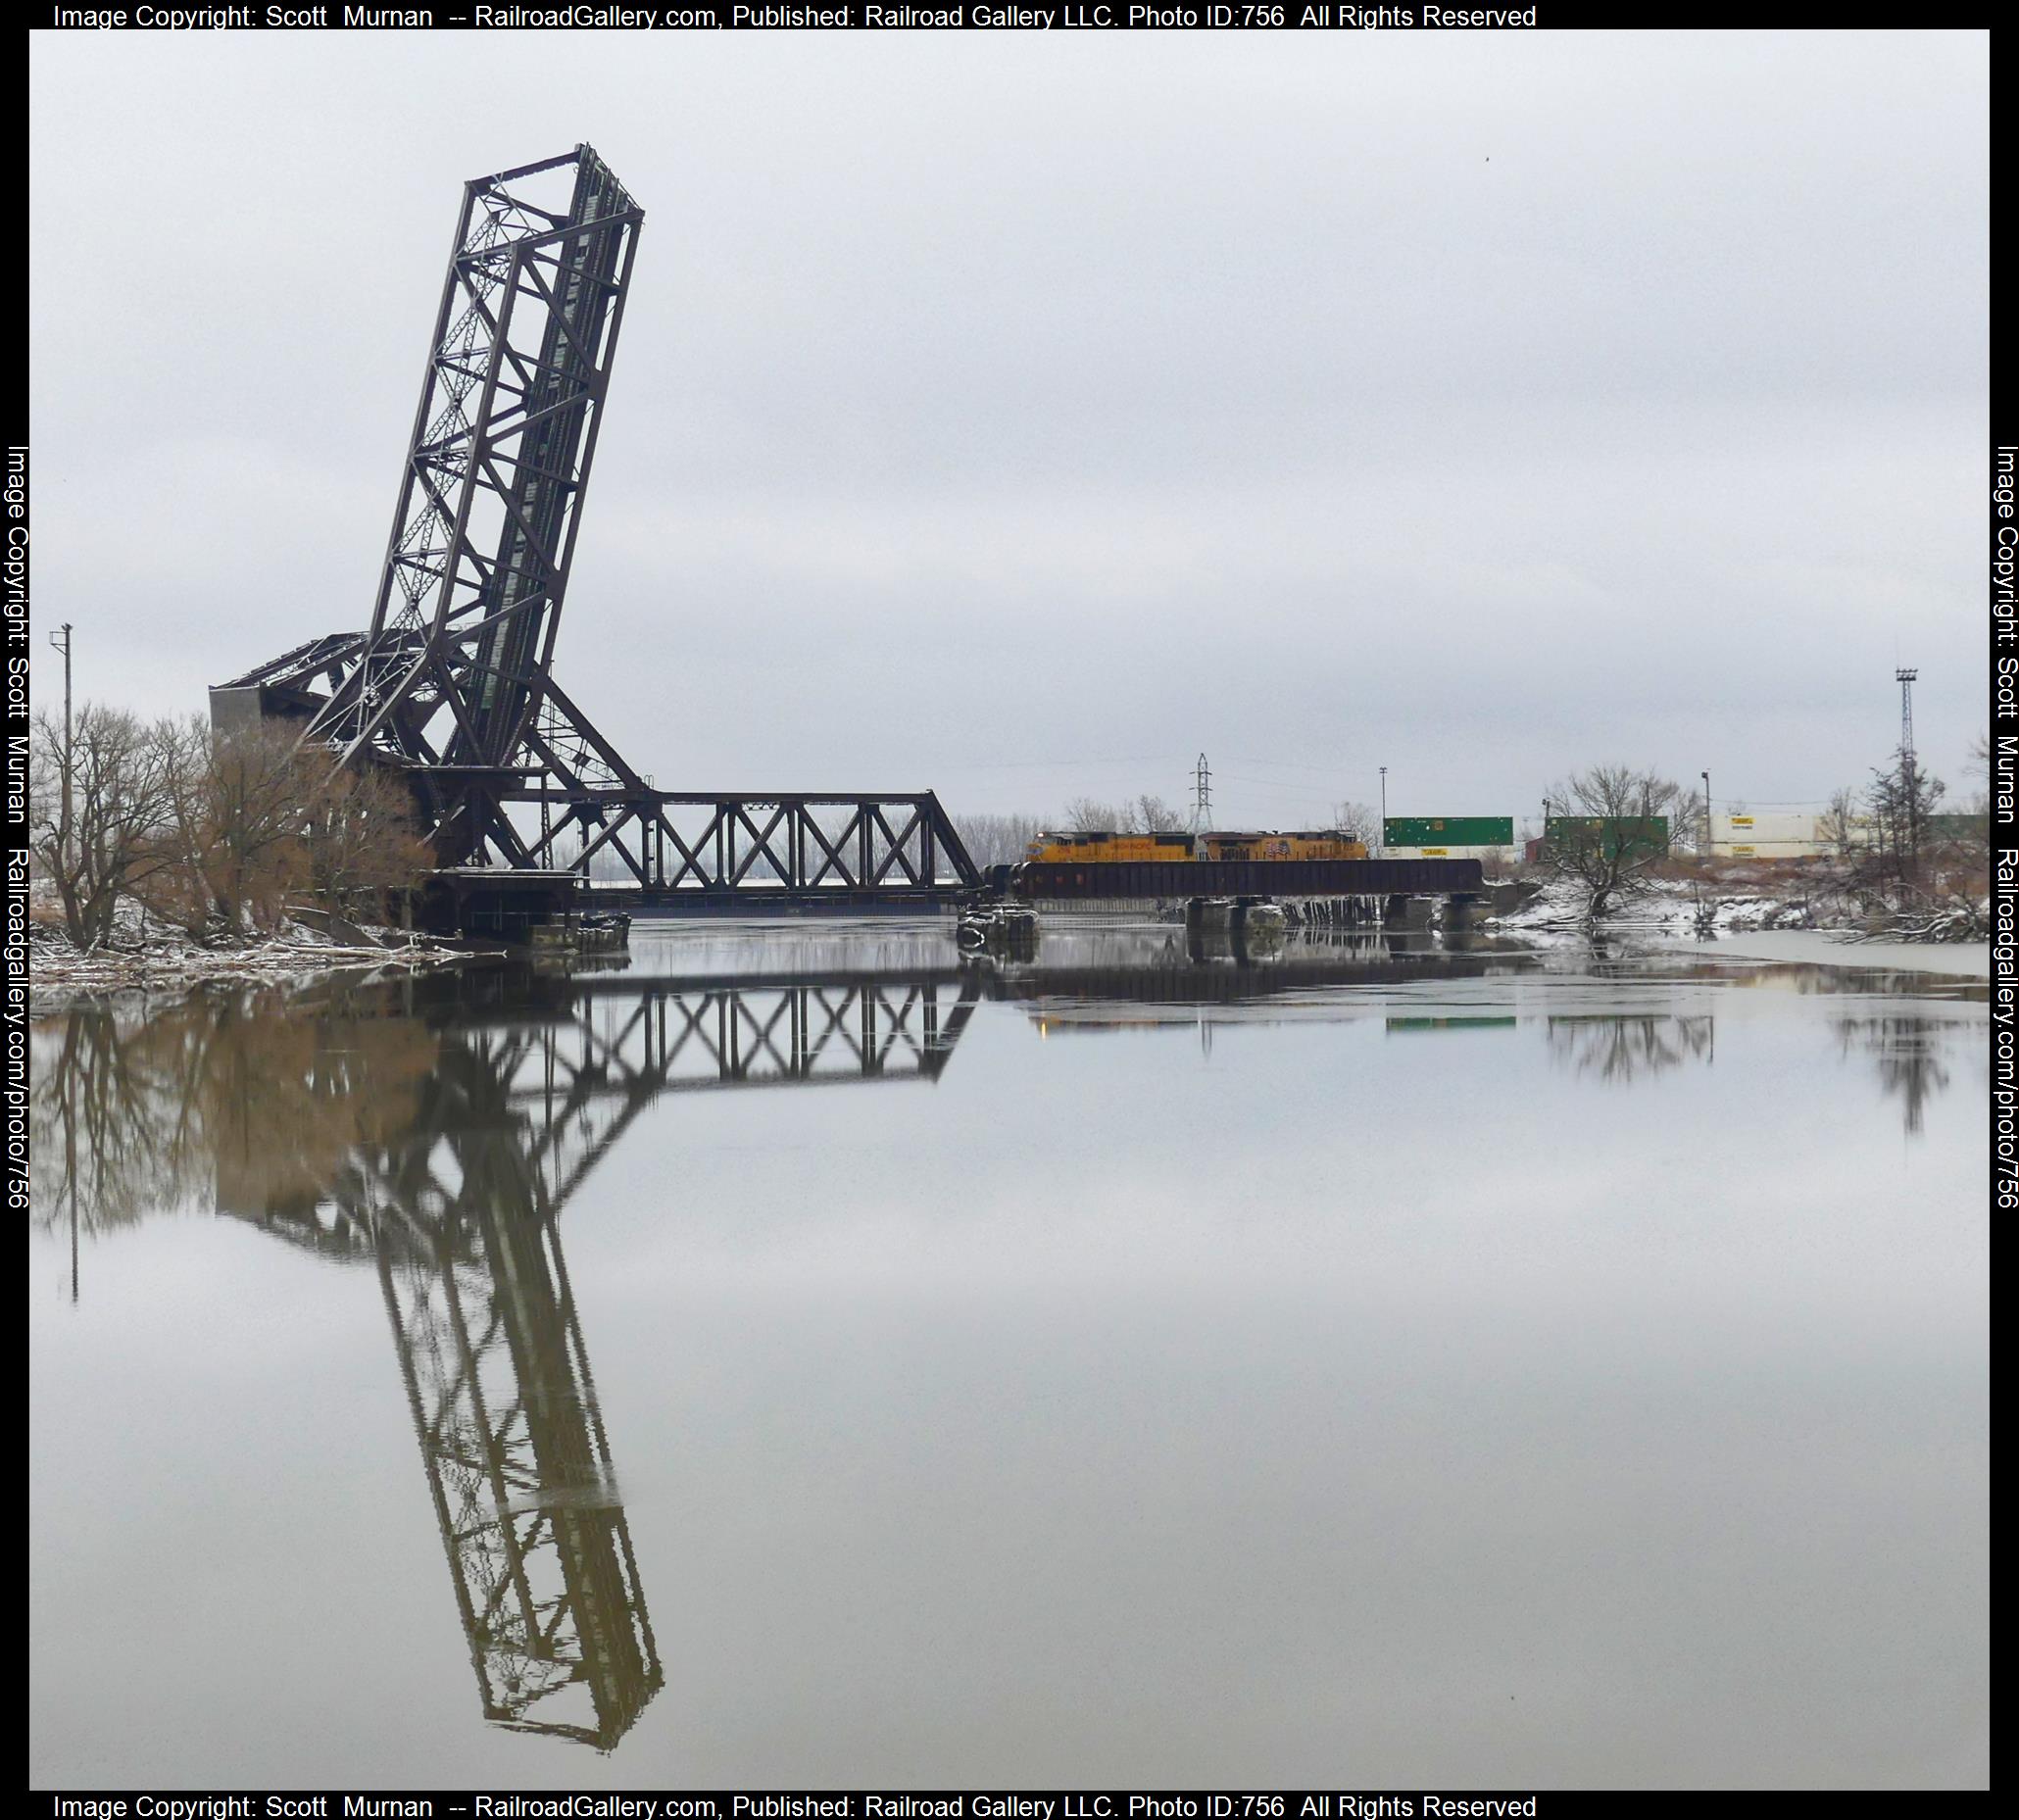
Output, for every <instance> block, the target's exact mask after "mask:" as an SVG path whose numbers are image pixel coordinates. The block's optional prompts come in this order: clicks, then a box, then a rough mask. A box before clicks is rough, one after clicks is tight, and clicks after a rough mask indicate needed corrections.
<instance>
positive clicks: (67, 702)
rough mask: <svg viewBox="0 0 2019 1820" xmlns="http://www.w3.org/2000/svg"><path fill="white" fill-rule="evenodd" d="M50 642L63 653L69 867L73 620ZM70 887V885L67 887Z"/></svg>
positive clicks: (66, 852)
mask: <svg viewBox="0 0 2019 1820" xmlns="http://www.w3.org/2000/svg"><path fill="white" fill-rule="evenodd" d="M49 642H50V643H51V644H52V645H54V646H55V647H56V649H57V650H59V651H61V652H62V653H63V827H62V829H61V830H60V832H59V833H58V836H57V844H58V846H59V847H61V849H62V850H63V863H64V866H65V868H66V869H68V867H69V865H70V862H71V769H72V762H71V760H72V753H71V622H70V621H69V620H68V619H66V620H65V621H64V622H63V629H62V630H61V631H56V632H51V633H50V634H49ZM65 889H66V890H68V889H69V887H68V886H66V887H65Z"/></svg>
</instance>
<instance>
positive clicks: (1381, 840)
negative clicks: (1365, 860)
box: [1374, 764, 1388, 860]
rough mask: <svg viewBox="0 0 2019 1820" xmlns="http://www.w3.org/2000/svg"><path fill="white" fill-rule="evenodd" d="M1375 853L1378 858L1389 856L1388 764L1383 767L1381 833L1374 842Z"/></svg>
mask: <svg viewBox="0 0 2019 1820" xmlns="http://www.w3.org/2000/svg"><path fill="white" fill-rule="evenodd" d="M1374 853H1375V857H1376V858H1378V859H1383V860H1385V859H1386V858H1387V857H1388V766H1387V765H1385V764H1384V765H1383V766H1382V767H1381V833H1380V835H1379V837H1378V838H1377V839H1376V840H1375V842H1374Z"/></svg>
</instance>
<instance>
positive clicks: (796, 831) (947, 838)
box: [210, 145, 1479, 929]
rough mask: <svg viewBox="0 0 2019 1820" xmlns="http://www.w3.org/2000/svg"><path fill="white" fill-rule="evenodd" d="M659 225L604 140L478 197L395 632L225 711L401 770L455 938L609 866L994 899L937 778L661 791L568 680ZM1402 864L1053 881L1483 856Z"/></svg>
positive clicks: (665, 874)
mask: <svg viewBox="0 0 2019 1820" xmlns="http://www.w3.org/2000/svg"><path fill="white" fill-rule="evenodd" d="M644 222H645V212H644V210H643V209H641V208H640V207H639V206H638V204H637V202H636V200H635V199H634V198H633V197H632V196H631V194H630V193H629V191H628V190H626V189H625V188H624V186H623V184H622V183H620V182H619V181H618V180H617V178H616V174H615V173H614V172H612V171H611V170H610V168H609V166H607V165H606V164H605V163H604V162H603V160H602V159H601V158H599V157H598V156H597V154H596V152H595V151H594V149H593V148H592V147H590V146H588V145H577V146H576V147H575V148H574V149H573V150H572V151H571V152H567V153H565V154H563V155H562V156H560V157H558V158H549V159H545V160H542V161H540V162H538V163H535V164H529V165H520V166H518V167H517V168H516V169H514V170H511V171H504V172H497V173H496V174H494V175H491V176H486V177H478V178H475V179H473V180H472V181H470V182H468V183H467V184H465V185H464V193H463V206H462V210H461V213H460V214H459V216H458V218H457V223H456V232H455V238H454V241H453V243H452V245H451V248H450V253H449V263H448V269H447V271H446V272H445V273H444V275H443V279H442V289H441V298H440V301H439V303H438V305H437V306H436V310H435V320H434V327H433V331H432V333H431V335H430V338H429V342H428V356H427V363H426V368H425V370H424V372H423V374H422V378H421V387H420V399H419V404H418V406H417V407H416V409H415V413H414V422H413V428H412V431H411V434H410V436H409V440H408V448H407V457H406V462H405V464H404V466H403V467H402V470H401V474H400V481H399V487H398V492H397V499H396V504H395V507H394V512H393V520H392V529H391V532H390V534H389V536H388V538H387V542H386V548H385V556H384V560H383V562H382V564H381V565H380V568H379V574H378V585H377V594H376V597H375V599H374V601H373V604H372V609H371V616H370V621H369V624H368V625H367V626H366V627H365V628H364V629H363V630H359V631H337V632H328V633H323V634H320V635H319V636H316V637H313V638H310V639H308V640H306V641H304V642H303V643H300V644H298V645H296V646H295V647H294V648H293V649H291V650H289V651H287V652H284V653H283V654H281V655H280V656H279V657H276V658H273V659H271V660H270V661H269V662H267V663H265V664H258V665H256V666H255V667H253V668H252V669H249V670H247V671H245V672H244V673H243V674H242V675H239V676H236V677H233V678H232V679H231V680H230V681H229V682H226V683H223V684H221V685H219V686H218V687H216V688H214V689H212V690H211V692H210V694H211V714H212V719H213V722H214V723H215V724H216V725H217V726H219V727H220V728H222V729H234V728H239V727H245V726H251V725H260V724H265V723H269V722H273V721H279V722H282V723H285V724H289V725H292V726H294V727H296V728H297V729H298V736H299V740H300V742H301V743H302V744H303V745H307V746H316V747H319V748H323V749H326V750H328V751H329V752H331V753H332V754H333V755H334V759H335V762H336V763H337V764H338V765H339V766H343V765H350V766H354V767H357V766H365V765H378V766H383V767H387V768H389V769H392V770H395V771H397V772H398V773H399V774H400V775H401V776H402V777H403V778H404V779H405V780H406V782H407V785H408V787H409V789H410V791H411V793H412V795H413V799H414V802H415V805H416V808H417V810H418V812H419V818H420V823H421V827H422V830H423V832H424V833H425V834H426V837H427V839H428V842H429V845H430V847H431V849H432V852H433V854H434V858H435V861H436V865H437V867H438V870H437V872H436V874H435V881H434V888H433V889H432V891H431V892H430V893H429V894H428V900H427V915H426V920H429V921H430V922H432V923H433V924H434V925H435V926H437V927H450V928H461V929H481V928H484V927H486V926H492V925H495V926H499V927H503V926H505V925H506V924H507V923H508V922H511V923H514V924H519V923H523V922H524V921H525V920H527V919H529V918H530V919H534V920H543V919H545V918H546V917H548V916H550V915H551V914H553V913H554V911H555V910H562V909H566V907H567V906H569V905H570V904H571V903H573V902H575V901H577V900H578V898H579V896H580V894H581V893H582V892H584V891H585V890H586V889H587V888H588V886H589V881H590V880H591V878H592V876H595V875H598V874H601V875H603V877H604V878H605V879H608V877H609V875H610V874H612V873H615V874H616V878H615V881H614V882H612V883H604V884H601V885H600V886H599V889H598V895H602V894H603V893H604V892H608V893H609V895H610V900H611V901H612V902H628V903H630V904H634V905H637V906H640V907H643V908H648V909H650V908H683V909H689V910H693V909H716V910H720V909H735V908H747V909H765V908H777V907H782V906H791V907H794V908H809V907H827V908H838V907H848V906H855V907H887V908H892V909H903V908H912V909H922V908H934V907H937V906H939V905H941V904H944V903H947V902H949V901H950V900H952V899H954V898H956V897H959V896H963V895H965V894H968V893H971V892H973V891H974V890H976V889H977V888H978V887H979V886H980V885H981V884H982V882H983V881H982V879H981V876H980V874H979V873H978V871H977V869H976V867H975V864H974V861H972V859H971V858H970V857H969V856H968V853H967V850H966V848H965V847H964V846H963V845H962V844H961V840H960V835H959V833H958V832H957V831H956V830H955V827H954V824H953V822H952V821H951V819H950V818H949V817H948V815H947V812H946V811H945V809H944V808H943V807H942V806H941V804H940V801H939V798H938V797H937V796H936V795H935V794H934V793H933V792H932V791H930V790H910V791H880V792H879V791H832V790H808V791H787V792H783V793H777V792H768V793H761V792H743V791H734V790H731V791H720V792H692V791H677V790H661V789H658V788H656V787H655V785H654V784H653V783H652V782H651V781H650V780H649V774H648V773H646V772H643V771H640V770H639V769H638V768H637V767H636V766H635V765H633V764H632V763H631V762H630V761H629V760H628V759H626V758H625V756H624V755H623V754H622V753H621V752H620V751H619V750H618V749H617V747H616V744H615V743H614V742H613V741H612V740H611V739H610V737H609V736H608V735H607V734H606V733H604V732H603V731H602V729H601V728H600V727H598V725H597V724H596V722H595V721H594V719H592V718H591V716H590V715H589V713H587V712H586V711H585V710H584V708H583V707H582V706H581V705H580V704H579V703H578V702H577V701H576V700H575V699H574V698H573V696H571V695H570V694H569V693H568V692H567V691H566V689H564V688H563V687H562V686H561V683H560V682H559V681H558V680H557V678H556V676H555V670H554V653H555V646H556V639H557V635H558V633H559V631H560V627H561V615H562V609H563V607H564V606H565V605H566V596H567V584H568V575H569V571H570V569H571V567H572V565H573V561H574V553H575V547H576V539H577V537H578V535H579V533H580V530H581V521H582V512H583V509H584V504H585V501H586V500H587V497H588V490H589V478H590V472H591V469H592V467H593V466H594V462H595V455H596V444H597V439H598V435H599V432H600V431H601V428H602V424H603V414H604V411H605V409H606V407H607V405H608V402H609V396H610V383H611V375H612V372H613V370H614V368H615V365H616V349H617V339H618V334H619V331H620V329H621V328H622V325H623V316H624V303H625V299H626V297H627V295H628V293H629V289H630V284H631V271H632V265H633V262H634V260H635V258H636V255H637V250H638V237H639V234H640V232H641V231H642V229H643V227H644ZM1400 863H1402V862H1388V861H1307V862H1302V863H1299V864H1296V865H1294V866H1293V865H1289V864H1280V865H1273V866H1270V867H1268V868H1266V870H1267V873H1268V876H1267V878H1266V880H1265V881H1253V882H1249V883H1228V882H1225V881H1221V880H1219V879H1218V878H1216V877H1213V876H1208V874H1210V873H1216V872H1219V871H1224V870H1226V869H1227V868H1226V867H1224V866H1220V865H1216V864H1212V863H1206V862H1201V863H1198V864H1195V865H1193V866H1190V867H1184V868H1173V867H1170V866H1161V867H1156V866H1153V867H1108V868H1099V869H1098V875H1096V876H1092V877H1088V876H1080V877H1078V878H1071V877H1066V876H1064V875H1063V874H1064V873H1065V872H1067V871H1070V870H1074V869H1076V870H1078V871H1080V872H1082V873H1085V872H1089V871H1092V870H1095V869H1094V868H1060V867H1052V868H1049V870H1050V871H1051V872H1053V873H1059V874H1060V876H1059V877H1056V878H1053V879H1051V880H1050V881H1049V888H1048V889H1045V890H1043V891H1041V892H1039V893H1038V895H1043V896H1047V897H1052V898H1063V899H1101V898H1109V899H1112V898H1117V897H1120V898H1129V897H1138V896H1144V895H1157V896H1162V897H1169V896H1176V897H1179V898H1185V897H1190V896H1195V895H1200V894H1207V893H1213V892H1217V891H1221V890H1226V889H1231V890H1235V891H1265V892H1272V893H1275V894H1278V895H1284V894H1291V893H1302V894H1305V895H1312V896H1321V897H1330V898H1339V899H1346V898H1371V897H1374V896H1377V895H1394V894H1397V893H1403V892H1421V891H1435V892H1446V893H1462V892H1467V891H1473V890H1476V889H1477V888H1478V871H1479V868H1478V865H1477V863H1476V862H1473V861H1414V862H1410V863H1412V864H1413V865H1414V866H1415V868H1416V870H1417V874H1418V880H1419V882H1417V883H1415V884H1406V885H1405V884H1399V883H1396V882H1394V878H1393V877H1391V876H1390V875H1388V874H1381V875H1377V873H1376V872H1375V871H1372V870H1369V869H1368V868H1370V867H1373V868H1379V867H1382V866H1384V865H1391V866H1392V865H1394V864H1400ZM1425 868H1428V871H1426V870H1425ZM1440 868H1441V871H1440ZM1235 869H1243V868H1239V867H1237V868H1235ZM1245 869H1246V870H1247V871H1249V872H1255V871H1256V870H1257V868H1256V867H1255V866H1252V865H1251V866H1248V867H1246V868H1245ZM1156 870H1161V871H1166V872H1172V873H1173V874H1174V875H1173V876H1172V877H1171V878H1169V879H1168V880H1165V881H1163V882H1162V883H1160V884H1158V885H1157V887H1156V889H1155V891H1154V893H1146V891H1145V888H1144V882H1145V881H1144V880H1143V879H1140V878H1124V877H1122V876H1121V874H1122V873H1123V872H1132V873H1133V872H1148V871H1156ZM1293 870H1295V871H1297V872H1299V873H1301V874H1304V875H1305V876H1303V877H1301V878H1299V879H1293V878H1292V877H1291V876H1290V873H1291V872H1292V871H1293ZM1178 871H1182V872H1183V873H1184V874H1185V875H1184V876H1177V875H1175V874H1176V873H1177V872H1178ZM1429 872H1440V876H1439V877H1438V878H1437V879H1434V880H1433V879H1431V878H1430V877H1429ZM1394 876H1396V877H1399V876H1400V874H1395V875H1394Z"/></svg>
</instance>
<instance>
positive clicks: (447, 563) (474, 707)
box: [310, 145, 644, 765]
mask: <svg viewBox="0 0 2019 1820" xmlns="http://www.w3.org/2000/svg"><path fill="white" fill-rule="evenodd" d="M561 172H567V173H570V176H571V182H570V188H569V193H568V195H567V199H566V205H565V207H564V208H561V209H556V208H553V207H551V206H548V205H547V204H545V203H543V202H541V201H539V200H536V199H535V197H536V195H537V194H538V193H539V192H540V190H541V188H542V186H541V184H540V182H539V179H541V178H543V177H546V178H553V177H554V173H561ZM528 186H530V188H528ZM556 199H557V200H558V198H556ZM643 221H644V212H643V211H642V210H641V209H639V208H638V207H637V206H636V205H635V204H634V203H633V202H632V201H631V198H630V197H629V196H628V195H627V194H626V193H625V191H624V189H623V186H622V185H621V184H620V183H618V182H617V180H616V177H615V176H614V175H613V174H612V173H611V172H610V170H609V168H608V167H607V166H606V165H605V164H604V163H603V161H602V160H601V159H600V158H598V157H597V156H596V154H595V152H594V151H593V150H592V149H591V148H590V147H588V146H586V145H580V146H577V147H576V148H575V149H574V151H573V152H571V153H569V154H567V155H566V156H565V157H562V158H554V159H547V160H545V161H543V162H541V163H539V164H534V165H526V166H522V167H520V168H519V169H518V170H517V171H510V172H502V173H501V174H499V175H497V176H491V177H482V178H478V179H476V180H475V181H473V182H470V183H468V184H466V185H465V188H464V200H463V213H462V216H461V219H460V221H458V224H457V232H456V245H455V249H454V251H453V252H452V254H451V256H450V260H449V268H448V271H447V274H446V275H445V277H444V279H443V284H442V297H441V303H440V306H439V308H438V310H437V313H436V319H435V332H434V338H433V343H432V347H431V350H430V357H429V363H428V370H427V374H426V378H425V380H424V382H423V384H422V387H421V396H420V403H419V407H418V409H417V410H416V412H415V417H414V431H413V437H412V440H411V443H410V446H409V450H408V456H407V466H406V471H405V474H404V476H403V478H402V482H401V487H400V497H399V505H398V508H397V510H396V511H395V514H394V518H393V530H392V536H391V539H390V541H389V543H388V546H387V550H386V559H385V565H384V568H383V571H382V573H381V575H380V579H379V588H378V598H377V601H376V604H375V605H374V607H373V609H372V615H371V626H370V631H369V645H368V650H367V652H366V654H365V656H364V659H363V661H362V662H361V663H360V664H358V665H357V667H356V669H355V671H354V672H353V674H352V676H351V677H350V678H349V679H348V680H347V684H346V686H345V687H344V688H342V689H340V690H339V691H338V692H337V693H336V694H335V696H334V697H333V698H332V699H331V701H330V702H329V703H328V705H327V706H326V707H325V708H324V709H323V710H322V711H321V713H319V714H318V716H317V717H316V719H315V721H314V722H313V723H312V725H311V728H310V731H311V733H312V734H314V735H316V736H318V737H321V738H325V739H330V740H334V741H338V742H340V743H341V744H342V747H343V751H344V756H345V757H346V758H350V757H352V756H354V755H355V754H356V753H358V752H359V751H361V750H362V749H365V748H367V747H371V746H376V747H378V748H380V749H383V750H385V751H387V752H388V753H390V754H394V755H397V756H399V757H403V758H406V759H409V760H412V761H418V762H421V763H431V762H442V761H444V760H445V761H446V762H450V763H456V764H464V765H485V764H490V765H495V764H502V763H505V762H507V761H508V759H509V756H510V755H511V753H512V752H513V750H514V749H515V748H516V747H517V743H518V739H519V736H520V734H521V733H522V731H523V729H524V724H525V721H526V719H527V718H528V717H529V715H530V713H531V712H532V709H533V707H534V705H535V703H534V699H533V692H534V689H535V685H536V683H537V681H538V678H539V677H540V676H541V675H542V674H543V673H544V672H545V670H546V667H547V665H548V664H549V663H550V662H551V661H552V657H553V648H554V636H555V632H556V630H557V628H558V627H559V624H560V620H561V609H562V604H563V598H564V595H565V592H566V585H567V570H568V565H569V563H570V561H571V559H572V556H573V550H574V540H575V534H576V531H577V529H578V527H579V524H580V511H581V503H582V497H583V495H584V493H585V492H586V490H587V486H588V480H589V470H590V467H591V465H592V464H593V461H594V459H595V450H596V437H597V431H598V429H599V427H600V418H601V409H600V408H601V405H602V402H603V399H604V396H605V393H606V391H607V388H608V384H609V376H610V369H611V364H612V362H613V360H614V359H615V357H616V342H617V333H618V330H619V328H620V326H621V323H622V319H623V299H624V292H625V287H626V285H627V284H628V282H629V278H630V270H631V261H632V258H633V255H634V254H635V252H636V248H637V235H638V230H639V227H640V226H641V224H642V222H643ZM417 633H418V634H419V645H418V647H417V646H416V644H415V642H414V640H413V638H412V636H411V635H413V634H417ZM417 691H418V692H419V693H418V694H417ZM423 707H424V708H425V709H426V713H425V714H424V716H423V715H422V714H421V713H419V709H421V708H423ZM445 721H446V722H448V723H450V724H446V725H442V724H439V723H443V722H445ZM431 727H433V728H434V729H435V730H434V731H433V735H432V737H430V736H429V735H430V728H431Z"/></svg>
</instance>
